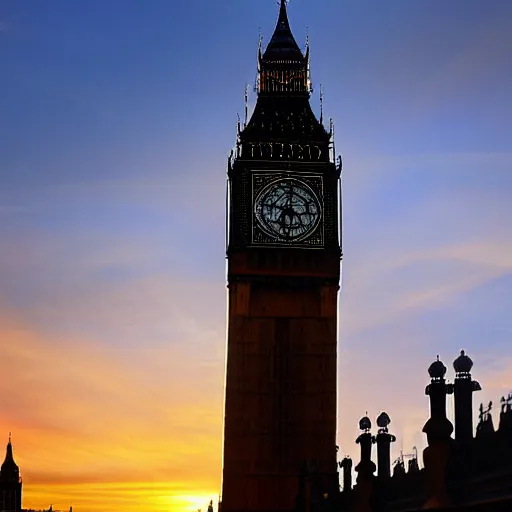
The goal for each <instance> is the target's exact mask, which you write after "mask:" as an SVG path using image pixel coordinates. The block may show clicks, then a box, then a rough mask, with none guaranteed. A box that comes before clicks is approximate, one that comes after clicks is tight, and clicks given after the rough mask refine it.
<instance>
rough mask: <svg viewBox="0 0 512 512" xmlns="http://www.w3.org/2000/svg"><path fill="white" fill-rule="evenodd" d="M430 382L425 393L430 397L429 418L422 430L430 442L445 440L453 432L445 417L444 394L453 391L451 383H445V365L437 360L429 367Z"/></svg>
mask: <svg viewBox="0 0 512 512" xmlns="http://www.w3.org/2000/svg"><path fill="white" fill-rule="evenodd" d="M428 373H429V375H430V379H431V380H430V384H429V385H428V386H427V387H426V389H425V394H426V395H428V396H429V397H430V419H429V420H428V421H427V423H425V426H424V427H423V432H424V433H425V434H427V439H428V442H429V444H430V442H431V441H432V440H446V439H449V438H450V435H451V433H452V432H453V425H452V424H451V422H450V420H449V419H448V418H447V417H446V395H450V394H452V393H453V384H446V381H445V379H444V376H445V375H446V366H445V365H444V364H443V363H442V362H441V361H440V360H439V356H437V360H436V361H434V362H433V363H432V364H431V365H430V367H429V369H428Z"/></svg>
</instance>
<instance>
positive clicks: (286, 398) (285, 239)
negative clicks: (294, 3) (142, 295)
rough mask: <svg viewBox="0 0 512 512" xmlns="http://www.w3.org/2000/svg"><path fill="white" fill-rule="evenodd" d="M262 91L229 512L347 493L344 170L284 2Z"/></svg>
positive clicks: (229, 441)
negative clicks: (339, 417)
mask: <svg viewBox="0 0 512 512" xmlns="http://www.w3.org/2000/svg"><path fill="white" fill-rule="evenodd" d="M257 92H258V98H257V101H256V105H255V107H254V112H253V113H252V115H251V117H250V119H249V120H248V122H247V125H245V123H244V125H243V126H239V129H238V134H237V145H236V150H235V153H234V155H232V156H231V157H230V158H229V161H228V183H227V185H228V212H227V231H228V237H227V238H228V247H227V259H228V276H227V277H228V290H229V307H228V342H227V362H226V386H225V400H226V402H225V418H224V457H223V474H222V510H223V512H242V511H244V512H249V511H255V512H256V511H257V512H265V511H268V512H278V511H288V510H291V509H292V508H293V506H294V504H295V503H296V498H297V496H298V495H299V485H300V482H301V478H302V481H303V483H304V492H306V491H307V492H311V500H312V502H314V501H315V500H316V499H317V497H318V496H320V497H322V499H323V496H325V495H326V494H327V495H329V496H330V495H332V494H335V493H337V492H338V490H339V481H338V472H337V469H338V468H337V462H336V423H337V421H336V413H337V411H336V403H337V398H336V395H337V379H336V370H337V363H336V358H337V315H338V303H337V302H338V290H339V283H340V258H341V248H340V233H339V224H340V197H341V190H340V172H341V164H340V165H336V162H335V156H334V155H333V153H334V148H333V133H332V131H331V132H329V131H327V130H326V129H325V127H324V126H322V124H321V123H320V122H319V120H318V119H317V118H316V116H315V114H314V112H313V111H312V109H311V105H310V103H309V99H310V94H311V83H310V77H309V46H308V48H307V49H306V51H305V52H304V53H303V52H302V51H301V49H300V48H299V46H298V45H297V43H296V41H295V39H294V37H293V34H292V32H291V30H290V24H289V21H288V15H287V9H286V2H285V1H284V0H282V1H281V5H280V8H279V17H278V20H277V25H276V28H275V30H274V33H273V35H272V37H271V39H270V41H269V43H268V45H267V47H266V49H265V51H264V52H263V49H262V47H261V45H260V48H259V51H258V86H257ZM304 467H308V468H313V467H314V470H313V469H311V471H310V474H307V475H302V472H303V468H304ZM301 475H302V476H301ZM308 481H309V482H310V483H311V485H310V487H308V485H309V484H308ZM306 484H308V485H306ZM307 489H310V491H308V490H307Z"/></svg>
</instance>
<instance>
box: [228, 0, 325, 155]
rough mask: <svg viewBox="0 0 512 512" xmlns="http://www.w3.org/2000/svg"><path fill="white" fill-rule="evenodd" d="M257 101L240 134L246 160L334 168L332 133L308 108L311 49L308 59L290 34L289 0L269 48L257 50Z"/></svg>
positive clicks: (282, 8) (239, 152) (239, 144)
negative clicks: (305, 163) (292, 162)
mask: <svg viewBox="0 0 512 512" xmlns="http://www.w3.org/2000/svg"><path fill="white" fill-rule="evenodd" d="M257 91H258V100H257V102H256V106H255V108H254V112H253V114H252V116H251V119H250V120H249V122H248V123H247V125H245V124H244V127H243V129H241V128H239V133H238V142H237V153H236V156H237V157H238V158H242V159H244V160H264V161H269V160H280V161H296V162H297V161H300V162H308V161H309V162H324V163H327V162H331V160H332V158H334V157H333V153H334V148H333V146H331V143H332V139H333V134H334V130H333V127H332V125H331V129H330V131H329V132H327V130H326V129H325V128H324V126H323V125H322V123H321V122H320V121H319V120H318V119H317V118H316V116H315V114H314V113H313V111H312V109H311V106H310V104H309V97H310V94H311V92H312V89H311V81H310V72H309V43H307V45H306V51H305V53H302V51H301V49H300V48H299V46H298V45H297V43H296V41H295V38H294V37H293V34H292V32H291V29H290V23H289V21H288V13H287V10H286V0H281V6H280V9H279V17H278V20H277V25H276V28H275V30H274V34H273V35H272V37H271V39H270V41H269V43H268V45H267V48H266V49H265V51H264V52H262V41H261V38H260V42H259V47H258V85H257Z"/></svg>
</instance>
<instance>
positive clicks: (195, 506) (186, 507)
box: [159, 494, 217, 512]
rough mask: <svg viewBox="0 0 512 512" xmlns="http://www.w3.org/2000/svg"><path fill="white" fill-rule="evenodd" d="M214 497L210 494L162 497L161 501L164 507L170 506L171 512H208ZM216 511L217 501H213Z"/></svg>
mask: <svg viewBox="0 0 512 512" xmlns="http://www.w3.org/2000/svg"><path fill="white" fill-rule="evenodd" d="M212 499H213V496H211V495H209V494H195V495H179V496H162V498H161V499H160V500H159V501H160V502H161V504H162V505H164V506H168V507H169V509H168V510H170V511H174V510H177V511H178V510H179V511H183V512H197V511H198V510H201V512H207V510H208V504H209V503H210V500H212ZM213 503H214V509H216V508H217V500H215V499H214V500H213Z"/></svg>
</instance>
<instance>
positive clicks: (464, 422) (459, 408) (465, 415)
mask: <svg viewBox="0 0 512 512" xmlns="http://www.w3.org/2000/svg"><path fill="white" fill-rule="evenodd" d="M472 367H473V361H471V359H470V358H469V357H468V356H467V355H466V353H465V352H464V350H461V352H460V356H459V357H458V358H457V359H455V361H454V362H453V368H454V369H455V383H454V386H453V395H454V402H455V439H456V440H457V441H468V440H469V439H472V438H473V392H475V391H480V390H481V389H482V388H481V387H480V384H479V383H478V382H477V381H476V380H471V368H472Z"/></svg>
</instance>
